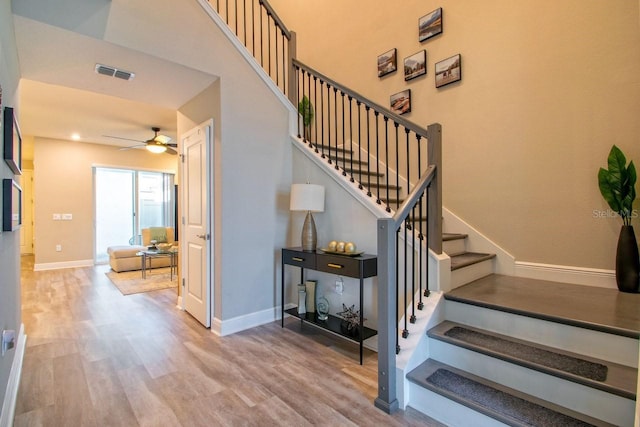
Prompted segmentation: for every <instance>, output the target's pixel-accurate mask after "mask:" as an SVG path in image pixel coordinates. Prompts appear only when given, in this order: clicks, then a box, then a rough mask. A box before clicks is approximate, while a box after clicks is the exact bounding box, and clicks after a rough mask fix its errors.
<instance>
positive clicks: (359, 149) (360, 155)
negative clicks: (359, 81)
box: [356, 100, 364, 190]
mask: <svg viewBox="0 0 640 427" xmlns="http://www.w3.org/2000/svg"><path fill="white" fill-rule="evenodd" d="M361 104H362V103H361V102H360V101H357V100H356V105H357V106H358V188H359V189H360V190H362V189H363V188H364V187H363V186H362V159H361V157H362V119H361V118H360V112H361V111H362V110H361V108H360V105H361Z"/></svg>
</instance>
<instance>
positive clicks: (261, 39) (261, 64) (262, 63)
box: [260, 2, 264, 68]
mask: <svg viewBox="0 0 640 427" xmlns="http://www.w3.org/2000/svg"><path fill="white" fill-rule="evenodd" d="M260 5H262V2H260ZM263 15H264V14H263V13H262V8H260V66H261V67H262V68H264V28H263V25H262V17H263Z"/></svg>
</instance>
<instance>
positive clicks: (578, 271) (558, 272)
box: [515, 261, 618, 289]
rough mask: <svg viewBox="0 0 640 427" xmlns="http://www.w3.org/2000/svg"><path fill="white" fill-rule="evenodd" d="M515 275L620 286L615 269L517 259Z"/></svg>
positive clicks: (581, 283) (613, 286)
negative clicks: (617, 282)
mask: <svg viewBox="0 0 640 427" xmlns="http://www.w3.org/2000/svg"><path fill="white" fill-rule="evenodd" d="M515 275H516V276H518V277H527V278H529V279H538V280H548V281H551V282H563V283H573V284H575V285H585V286H598V287H601V288H612V289H617V288H618V286H617V285H616V273H615V271H613V270H600V269H596V268H585V267H572V266H566V265H553V264H539V263H535V262H523V261H516V272H515Z"/></svg>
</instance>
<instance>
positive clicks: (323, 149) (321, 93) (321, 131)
mask: <svg viewBox="0 0 640 427" xmlns="http://www.w3.org/2000/svg"><path fill="white" fill-rule="evenodd" d="M320 113H321V114H322V117H321V118H320V141H321V143H320V144H321V147H322V148H321V150H320V153H321V157H322V158H323V159H324V158H325V157H326V155H325V148H324V81H323V80H322V79H321V80H320Z"/></svg>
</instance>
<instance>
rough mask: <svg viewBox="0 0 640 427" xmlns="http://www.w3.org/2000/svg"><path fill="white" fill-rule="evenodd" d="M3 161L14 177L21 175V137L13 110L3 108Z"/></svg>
mask: <svg viewBox="0 0 640 427" xmlns="http://www.w3.org/2000/svg"><path fill="white" fill-rule="evenodd" d="M3 119H4V120H3V122H4V132H3V139H4V161H5V162H6V163H7V165H9V168H10V169H11V170H12V171H13V173H14V174H16V175H22V135H21V134H20V127H19V126H18V121H17V120H16V117H15V115H14V112H13V108H11V107H4V115H3Z"/></svg>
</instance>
